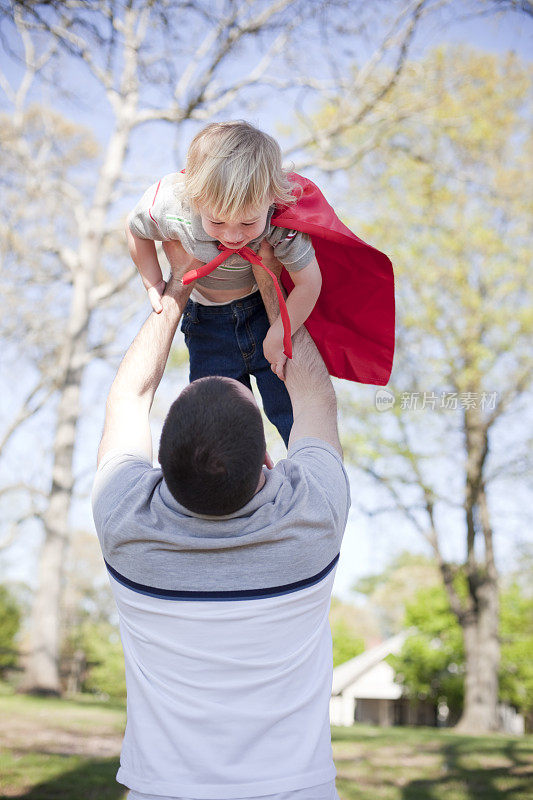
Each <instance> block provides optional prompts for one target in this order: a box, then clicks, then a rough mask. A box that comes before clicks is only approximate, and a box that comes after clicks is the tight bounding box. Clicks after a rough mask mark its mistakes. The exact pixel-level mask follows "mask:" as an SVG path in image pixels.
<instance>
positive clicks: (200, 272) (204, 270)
mask: <svg viewBox="0 0 533 800" xmlns="http://www.w3.org/2000/svg"><path fill="white" fill-rule="evenodd" d="M218 249H219V250H222V252H221V253H220V255H218V256H215V258H214V259H213V260H212V261H209V262H208V263H207V264H204V265H203V266H201V267H198V269H191V270H189V272H186V273H185V275H184V276H183V278H182V279H181V280H182V283H183V284H184V286H187V284H189V283H192V281H194V280H196V279H197V278H205V276H206V275H209V274H210V273H211V272H213V270H215V269H216V268H217V267H218V266H219V265H220V264H222V263H223V262H224V261H225V260H226V259H227V258H229V256H232V255H234V254H235V253H237V255H239V256H242V258H244V259H246V260H247V261H250V262H251V263H252V264H257V265H258V266H260V267H263V269H264V270H265V271H266V272H268V274H269V275H270V277H271V278H272V280H273V281H274V288H275V289H276V294H277V296H278V302H279V310H280V314H281V321H282V322H283V348H284V350H283V352H284V353H285V355H286V356H287V358H292V341H291V321H290V319H289V312H288V311H287V306H286V305H285V299H284V297H283V294H282V292H281V289H280V285H279V283H278V279H277V278H276V276H275V275H274V273H273V272H272V271H271V270H270V269H269V268H268V267H267V266H266V265H265V264H263V262H262V260H261V259H260V258H259V256H258V255H257V253H254V251H253V250H252V249H251V248H250V247H241V249H240V250H230V249H229V247H224V245H223V244H219V246H218Z"/></svg>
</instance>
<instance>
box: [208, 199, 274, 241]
mask: <svg viewBox="0 0 533 800" xmlns="http://www.w3.org/2000/svg"><path fill="white" fill-rule="evenodd" d="M270 205H271V204H270V203H265V204H264V205H262V206H260V207H259V208H251V209H248V210H247V211H245V212H244V213H243V214H242V216H240V217H237V218H236V219H232V220H229V219H223V218H221V217H217V216H216V215H213V214H211V213H210V211H209V209H207V208H203V207H202V206H200V207H199V209H198V213H199V214H200V217H201V219H202V228H203V229H204V231H205V232H206V233H207V234H208V235H209V236H212V237H213V238H214V239H218V241H219V242H220V243H221V244H223V245H224V247H229V248H230V249H231V250H238V249H239V248H241V247H245V246H246V245H247V244H248V242H251V241H252V239H255V238H256V237H257V236H260V235H261V234H262V233H263V231H264V229H265V225H266V221H267V216H268V209H269V208H270Z"/></svg>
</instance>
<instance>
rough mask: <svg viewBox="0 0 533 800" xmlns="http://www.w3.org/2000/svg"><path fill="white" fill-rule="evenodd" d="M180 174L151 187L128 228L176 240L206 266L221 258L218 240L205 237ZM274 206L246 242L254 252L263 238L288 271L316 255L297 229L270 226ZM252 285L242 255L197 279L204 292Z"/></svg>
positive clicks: (141, 234) (150, 236)
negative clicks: (261, 228) (262, 226)
mask: <svg viewBox="0 0 533 800" xmlns="http://www.w3.org/2000/svg"><path fill="white" fill-rule="evenodd" d="M184 181H185V178H184V175H183V174H182V173H181V172H174V173H171V174H170V175H166V176H165V177H164V178H163V179H162V180H161V183H160V184H159V189H158V184H154V185H153V186H150V188H149V189H147V190H146V192H145V193H144V194H143V196H142V198H141V199H140V201H139V202H138V203H137V205H136V206H135V208H134V209H133V211H132V212H131V213H130V215H129V217H128V224H129V227H130V230H131V232H132V233H133V234H135V236H138V237H139V238H140V239H152V240H153V241H163V242H164V241H169V240H172V239H179V241H180V242H181V243H182V245H183V247H184V248H185V250H186V251H187V252H188V253H190V254H191V255H192V256H194V257H195V258H198V259H199V260H200V261H203V262H204V263H207V262H209V261H212V259H213V258H215V257H216V256H218V255H220V250H219V249H218V245H219V242H218V239H215V238H213V237H212V236H209V234H207V233H206V232H205V231H204V229H203V227H202V220H201V217H200V215H199V214H197V213H196V212H195V211H194V210H193V209H192V208H191V206H190V205H189V203H188V202H187V199H186V197H185V194H184ZM154 198H155V199H154ZM275 210H276V207H275V206H274V205H273V206H271V207H270V209H269V212H268V216H267V221H266V225H265V229H264V231H263V232H262V234H261V235H260V236H258V237H257V238H255V239H252V241H251V242H248V244H247V247H250V248H251V249H252V250H253V251H254V252H255V253H257V252H258V250H259V247H260V245H261V242H262V241H263V240H264V239H266V241H267V242H269V244H271V245H272V247H273V248H274V254H275V256H276V258H278V259H279V260H280V261H281V263H282V264H283V266H284V267H285V268H286V269H287V270H288V271H289V272H297V271H298V270H300V269H303V268H304V267H306V266H307V265H308V264H309V262H310V261H311V259H312V258H313V256H314V254H315V253H314V250H313V245H312V244H311V239H310V237H309V236H308V235H307V234H305V233H300V232H299V231H291V230H288V229H287V228H278V227H277V226H276V225H272V222H271V220H272V215H273V214H274V211H275ZM253 282H254V279H253V273H252V266H251V264H250V263H249V262H248V261H246V260H245V259H244V258H242V256H239V255H231V256H229V258H227V259H226V261H224V263H223V264H221V265H220V266H219V267H217V268H216V270H214V271H213V272H212V273H211V274H210V275H207V276H206V277H205V278H199V279H198V280H197V284H198V285H199V286H203V287H204V288H206V289H225V290H226V289H227V290H233V291H236V292H239V291H242V290H246V289H247V288H249V287H250V286H251V285H252V284H253Z"/></svg>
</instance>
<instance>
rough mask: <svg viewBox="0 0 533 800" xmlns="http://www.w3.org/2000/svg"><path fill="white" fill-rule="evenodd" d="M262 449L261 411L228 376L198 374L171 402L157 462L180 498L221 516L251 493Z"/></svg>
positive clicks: (191, 506)
mask: <svg viewBox="0 0 533 800" xmlns="http://www.w3.org/2000/svg"><path fill="white" fill-rule="evenodd" d="M265 450H266V443H265V432H264V428H263V420H262V419H261V412H260V411H259V408H258V407H257V406H256V405H255V403H253V401H252V399H251V398H250V399H248V398H247V397H246V396H245V395H244V394H243V393H242V392H241V391H240V389H239V387H238V386H236V385H235V384H234V383H232V382H231V381H229V380H228V379H225V378H219V377H211V378H200V379H199V380H196V381H193V382H192V383H191V384H189V386H187V388H186V389H184V391H183V392H182V393H181V394H180V396H179V397H178V399H177V400H175V401H174V403H173V404H172V406H171V407H170V410H169V412H168V414H167V418H166V420H165V424H164V425H163V430H162V432H161V441H160V444H159V463H160V464H161V469H162V470H163V477H164V479H165V482H166V484H167V486H168V488H169V490H170V492H171V494H172V495H173V497H174V498H175V499H176V500H177V501H178V503H180V504H181V505H182V506H185V508H187V509H189V510H190V511H194V512H195V513H197V514H208V515H213V516H222V515H224V514H231V513H233V512H234V511H237V510H238V509H239V508H242V507H243V506H244V505H246V503H247V502H248V501H249V500H251V498H252V497H253V495H254V493H255V490H256V489H257V484H258V482H259V477H260V474H261V466H262V464H263V461H264V457H265Z"/></svg>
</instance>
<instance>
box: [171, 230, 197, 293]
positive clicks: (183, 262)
mask: <svg viewBox="0 0 533 800" xmlns="http://www.w3.org/2000/svg"><path fill="white" fill-rule="evenodd" d="M163 250H164V251H165V255H166V257H167V260H168V263H169V264H170V269H171V270H172V276H173V277H174V278H175V279H176V280H177V281H179V282H181V279H182V278H183V276H184V275H185V273H186V272H189V270H191V269H196V268H197V267H201V266H203V264H204V263H205V262H203V261H199V260H198V259H197V258H194V256H191V254H190V253H188V252H187V251H186V250H185V248H184V247H183V245H182V243H181V242H180V241H179V240H178V239H172V241H169V242H163ZM193 285H194V284H193Z"/></svg>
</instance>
